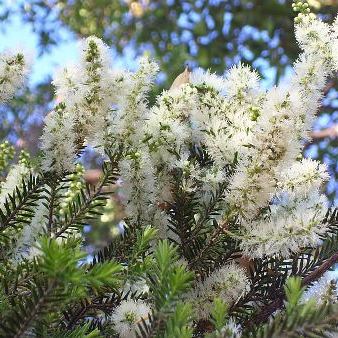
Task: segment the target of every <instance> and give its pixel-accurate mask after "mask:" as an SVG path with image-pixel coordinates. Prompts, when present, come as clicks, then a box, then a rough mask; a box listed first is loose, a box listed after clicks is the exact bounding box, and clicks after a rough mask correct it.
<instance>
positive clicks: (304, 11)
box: [292, 0, 316, 24]
mask: <svg viewBox="0 0 338 338" xmlns="http://www.w3.org/2000/svg"><path fill="white" fill-rule="evenodd" d="M292 9H293V10H294V12H296V13H299V14H298V15H297V17H296V18H295V23H296V24H299V23H301V22H302V21H303V19H304V17H305V16H308V17H310V18H313V19H315V18H316V15H315V14H313V13H311V9H310V7H309V4H308V2H307V0H296V1H294V3H293V4H292Z"/></svg>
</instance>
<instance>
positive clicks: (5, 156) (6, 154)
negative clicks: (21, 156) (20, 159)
mask: <svg viewBox="0 0 338 338" xmlns="http://www.w3.org/2000/svg"><path fill="white" fill-rule="evenodd" d="M14 154H15V149H14V147H13V145H11V144H10V143H9V142H8V141H5V142H3V143H1V144H0V172H3V171H4V170H5V169H6V168H7V167H8V165H9V162H10V161H11V160H13V158H14Z"/></svg>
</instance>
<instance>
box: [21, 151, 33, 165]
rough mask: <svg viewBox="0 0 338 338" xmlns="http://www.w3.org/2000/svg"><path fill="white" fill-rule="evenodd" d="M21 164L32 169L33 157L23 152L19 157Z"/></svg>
mask: <svg viewBox="0 0 338 338" xmlns="http://www.w3.org/2000/svg"><path fill="white" fill-rule="evenodd" d="M19 163H20V164H22V165H24V166H25V167H27V168H30V167H31V157H30V155H29V153H28V152H27V151H25V150H21V152H20V155H19Z"/></svg>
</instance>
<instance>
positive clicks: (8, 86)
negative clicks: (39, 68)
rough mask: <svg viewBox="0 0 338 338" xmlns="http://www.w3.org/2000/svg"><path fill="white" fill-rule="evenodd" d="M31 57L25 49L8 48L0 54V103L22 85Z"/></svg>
mask: <svg viewBox="0 0 338 338" xmlns="http://www.w3.org/2000/svg"><path fill="white" fill-rule="evenodd" d="M31 59H32V56H31V55H30V54H29V53H27V52H25V51H17V50H8V51H5V52H3V53H1V54H0V103H3V102H5V101H7V100H8V99H9V98H10V97H11V96H12V95H13V94H14V92H15V90H16V89H18V88H19V87H21V86H22V85H23V83H24V80H25V78H26V76H27V74H28V72H29V70H30V67H31V62H32V60H31Z"/></svg>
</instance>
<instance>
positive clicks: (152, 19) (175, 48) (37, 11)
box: [0, 0, 338, 201]
mask: <svg viewBox="0 0 338 338" xmlns="http://www.w3.org/2000/svg"><path fill="white" fill-rule="evenodd" d="M1 1H5V0H0V2H1ZM14 2H16V4H15V5H13V2H12V3H11V2H8V1H7V2H6V3H3V5H2V8H1V9H0V27H2V28H3V29H5V27H6V23H7V22H9V21H10V20H11V17H12V16H13V15H14V14H15V15H18V14H19V15H20V16H21V18H22V19H23V20H24V21H25V22H28V23H30V24H31V25H32V27H33V30H34V31H35V33H36V34H37V36H38V41H39V53H40V54H44V53H48V52H50V51H51V49H52V47H53V46H55V45H57V44H59V43H60V42H61V41H62V39H64V37H63V36H62V34H60V27H63V28H66V29H67V30H69V31H71V32H72V33H73V34H75V36H76V37H78V38H80V37H86V36H89V35H96V36H98V37H101V38H102V39H104V41H105V42H106V43H107V44H108V45H109V46H111V47H112V48H113V50H114V53H116V56H119V57H122V58H123V57H126V55H128V57H129V58H131V59H135V58H136V57H137V56H138V55H142V54H144V53H149V54H151V55H152V56H153V57H154V58H155V59H156V60H157V62H159V64H160V66H161V70H162V72H161V74H160V76H159V79H158V81H159V86H160V89H161V88H168V87H169V86H170V83H171V82H172V81H173V79H174V78H175V77H176V76H177V75H178V74H179V73H181V72H182V70H183V68H184V65H185V64H186V62H189V65H190V66H191V67H192V68H194V67H197V66H200V67H203V68H210V69H211V70H212V71H214V72H217V73H219V74H222V73H224V71H225V70H226V69H227V68H229V67H231V65H233V64H235V63H238V62H240V61H242V62H244V63H246V64H250V65H252V66H253V67H255V68H256V69H257V70H258V71H259V72H260V74H261V76H262V78H263V80H264V83H265V85H266V87H270V86H272V85H274V84H277V83H279V82H280V81H282V80H283V79H286V80H287V75H288V73H289V72H290V65H291V64H292V62H293V61H294V60H295V59H296V57H297V55H298V53H299V49H298V47H297V44H296V41H295V38H294V31H293V17H294V13H293V12H292V9H291V2H292V1H291V0H224V1H221V0H195V1H184V0H159V1H153V0H137V1H132V0H27V1H14ZM310 5H311V6H312V8H313V9H314V11H315V12H317V13H318V14H319V15H321V16H322V18H323V19H324V21H327V22H332V20H333V18H334V16H335V15H336V14H337V9H338V0H311V1H310ZM49 82H50V79H46V81H45V82H44V83H40V84H39V85H36V86H34V88H31V87H30V88H26V89H25V90H24V91H22V93H21V94H20V96H18V97H17V98H16V100H15V101H14V102H12V103H11V105H10V106H7V107H1V108H0V109H1V110H0V114H1V115H0V116H1V117H0V123H1V124H2V126H3V127H2V128H1V129H0V137H1V138H2V139H3V138H6V137H7V136H9V137H10V139H12V140H15V142H16V144H17V146H19V147H20V146H23V145H25V146H29V147H30V149H31V151H32V152H34V151H35V150H36V148H34V145H35V147H36V144H37V141H36V140H37V138H38V136H39V131H40V129H41V126H40V124H41V121H42V120H41V116H43V115H44V114H45V113H46V112H48V110H49V109H51V102H52V100H53V92H52V88H51V86H50V85H49ZM155 94H156V93H155V92H154V93H152V97H154V95H155ZM22 103H26V104H25V105H24V106H23V105H22ZM337 110H338V95H337V79H336V77H335V78H332V79H330V81H329V85H328V87H327V90H326V93H325V99H324V101H323V106H322V107H321V110H320V112H319V119H318V121H317V122H316V124H315V126H314V128H315V129H324V130H328V132H326V133H325V132H324V133H323V134H320V133H319V134H314V142H313V143H312V144H309V145H307V148H306V149H307V150H306V152H307V153H308V154H309V155H310V156H311V157H314V158H317V159H319V160H321V161H325V162H326V163H327V164H328V166H329V168H330V172H331V175H332V176H333V179H332V180H331V182H330V183H329V185H328V188H327V192H328V195H329V197H330V198H331V200H332V201H333V200H334V199H337V197H338V193H337V191H338V189H337V182H336V181H338V164H337V163H338V161H337V160H338V138H337V135H338V128H336V124H337V123H338V121H337V120H338V112H337Z"/></svg>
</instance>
